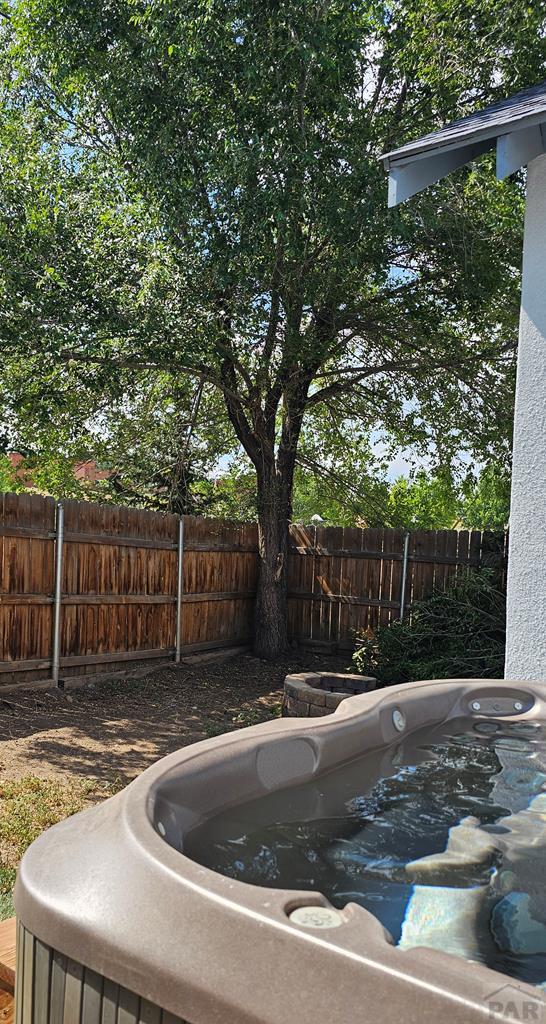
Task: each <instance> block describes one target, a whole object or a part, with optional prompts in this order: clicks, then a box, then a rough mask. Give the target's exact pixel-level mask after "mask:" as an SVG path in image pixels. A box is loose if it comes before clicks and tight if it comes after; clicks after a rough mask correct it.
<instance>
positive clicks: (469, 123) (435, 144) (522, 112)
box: [381, 82, 546, 168]
mask: <svg viewBox="0 0 546 1024" xmlns="http://www.w3.org/2000/svg"><path fill="white" fill-rule="evenodd" d="M542 121H546V82H541V84H540V85H535V86H533V88H532V89H524V90H523V91H522V92H518V93H516V94H515V95H514V96H510V97H509V98H508V99H506V100H500V101H499V102H498V103H493V104H492V105H491V106H489V107H485V109H484V110H477V111H476V112H475V113H474V114H469V115H468V117H461V118H459V119H458V120H457V121H452V122H451V124H448V125H446V127H445V128H441V129H440V130H439V131H437V132H431V133H430V134H429V135H423V136H422V138H420V139H415V140H414V141H413V142H408V143H406V145H405V146H400V148H399V149H393V150H391V151H390V152H389V153H383V155H382V156H381V160H383V161H384V162H385V166H386V167H387V168H388V167H390V166H392V164H393V163H397V162H398V161H402V160H411V158H412V157H417V156H420V155H422V154H423V153H428V152H432V151H434V150H442V149H446V148H447V149H458V148H459V146H463V145H469V144H471V143H473V142H480V141H484V140H486V139H488V138H491V139H494V138H496V137H497V136H498V135H504V134H505V133H506V132H508V131H514V130H516V129H518V128H525V127H527V126H528V125H533V124H540V123H541V122H542Z"/></svg>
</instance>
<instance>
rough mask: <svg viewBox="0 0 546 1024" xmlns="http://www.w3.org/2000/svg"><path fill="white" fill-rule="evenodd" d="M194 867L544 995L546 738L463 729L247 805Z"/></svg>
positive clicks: (517, 724)
mask: <svg viewBox="0 0 546 1024" xmlns="http://www.w3.org/2000/svg"><path fill="white" fill-rule="evenodd" d="M184 853H185V854H186V855H187V856H189V857H191V858H192V859H194V860H196V861H198V862H199V863H201V864H204V865H206V866H207V867H209V868H212V869H213V870H215V871H218V872H220V873H222V874H224V875H227V876H229V877H231V878H235V879H239V880H241V881H243V882H249V883H252V884H254V885H262V886H268V887H273V888H283V889H306V890H312V891H315V892H317V891H318V892H321V893H323V894H324V895H325V896H326V897H327V898H328V900H330V902H331V903H332V904H333V905H334V906H335V907H338V908H342V907H344V906H345V905H346V904H347V903H350V902H354V903H358V904H360V905H361V906H362V907H365V908H366V909H367V910H368V911H370V912H371V913H372V914H374V915H375V916H376V917H377V918H378V919H379V920H380V921H381V922H382V924H383V925H384V927H385V928H386V929H387V930H388V932H389V933H390V935H391V936H392V938H393V940H394V942H396V943H398V944H399V945H400V946H401V947H402V948H409V947H411V946H432V947H434V948H438V949H442V950H444V951H446V952H450V953H454V954H456V955H459V956H463V957H466V958H467V959H470V960H478V961H481V962H483V963H485V964H487V965H489V966H490V967H493V968H495V969H496V970H499V971H502V972H504V973H506V974H509V975H511V976H513V977H515V978H520V979H521V980H524V981H527V982H530V983H534V984H543V983H546V729H545V727H544V726H543V725H540V724H538V723H535V722H527V721H523V720H522V721H514V722H509V721H504V722H503V721H501V720H498V721H491V720H479V721H470V720H466V719H458V720H456V721H451V722H450V723H448V725H447V726H443V727H438V728H437V729H436V730H434V731H432V732H431V731H430V730H426V731H423V732H421V733H414V734H413V735H412V736H411V737H408V738H407V739H406V740H404V741H403V742H400V743H398V744H395V745H393V746H392V747H391V748H389V749H388V750H386V751H385V750H384V751H382V752H381V753H380V754H377V753H375V754H370V755H368V756H363V757H362V758H359V759H358V760H354V761H351V762H349V763H347V764H345V765H342V766H341V767H338V768H336V769H335V770H333V771H330V772H329V773H327V774H325V775H322V776H321V777H319V778H317V779H316V780H314V781H312V782H308V783H306V784H303V785H297V786H293V787H288V788H286V789H284V790H282V791H278V792H276V793H272V794H269V795H267V796H265V797H261V798H260V799H258V800H254V801H251V802H248V803H246V804H237V805H234V806H233V807H231V808H230V809H228V810H226V811H224V812H222V813H221V814H218V815H216V816H215V817H213V818H211V819H209V820H208V821H206V822H204V823H203V824H202V825H200V826H199V827H198V828H196V829H194V830H193V831H192V832H191V833H190V834H189V835H188V836H187V839H186V843H185V846H184Z"/></svg>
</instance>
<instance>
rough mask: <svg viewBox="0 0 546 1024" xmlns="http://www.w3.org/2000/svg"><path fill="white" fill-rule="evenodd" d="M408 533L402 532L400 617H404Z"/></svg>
mask: <svg viewBox="0 0 546 1024" xmlns="http://www.w3.org/2000/svg"><path fill="white" fill-rule="evenodd" d="M409 542H410V534H409V532H406V533H405V534H404V553H403V555H402V579H401V581H400V618H401V619H403V618H404V612H405V610H406V584H407V579H408V558H409Z"/></svg>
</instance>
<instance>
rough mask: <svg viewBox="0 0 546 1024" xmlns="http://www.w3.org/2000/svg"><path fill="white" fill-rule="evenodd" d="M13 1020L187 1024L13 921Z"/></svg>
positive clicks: (44, 1023) (41, 1023) (23, 1023)
mask: <svg viewBox="0 0 546 1024" xmlns="http://www.w3.org/2000/svg"><path fill="white" fill-rule="evenodd" d="M15 978H16V981H15V985H16V987H15V1013H16V1018H15V1019H16V1024H190V1022H189V1021H186V1020H182V1018H181V1017H175V1016H174V1014H172V1013H169V1012H168V1011H167V1010H163V1009H162V1008H161V1007H160V1006H157V1005H156V1004H154V1003H150V1002H148V1000H147V999H142V998H141V997H140V996H138V995H137V994H136V992H130V991H129V989H126V988H123V986H122V985H117V984H116V983H115V982H113V981H110V980H109V979H108V978H104V977H103V976H102V975H100V974H97V973H96V972H95V971H92V970H90V969H89V968H88V967H84V966H83V964H80V963H78V962H77V961H76V960H73V959H71V958H70V957H68V956H65V955H64V954H63V953H58V952H57V951H56V950H54V949H51V947H50V946H46V945H44V943H43V942H40V941H39V939H37V938H35V936H34V935H32V933H31V932H29V931H27V929H26V928H24V927H23V925H22V924H21V922H18V924H17V970H16V975H15Z"/></svg>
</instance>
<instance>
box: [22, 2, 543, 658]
mask: <svg viewBox="0 0 546 1024" xmlns="http://www.w3.org/2000/svg"><path fill="white" fill-rule="evenodd" d="M542 17H543V12H541V10H540V9H539V7H538V5H537V6H533V5H528V4H527V3H524V2H523V0H516V2H515V3H513V4H511V6H510V10H509V11H507V9H506V4H505V3H501V2H500V0H487V2H483V0H482V2H480V3H477V4H474V5H472V8H469V7H468V6H467V5H466V4H462V3H461V4H460V5H459V6H458V5H455V7H454V5H453V4H451V3H450V4H447V0H434V2H426V3H425V2H420V3H419V4H417V3H415V4H412V3H410V4H407V3H404V4H401V3H397V2H394V3H391V4H384V3H380V2H368V3H357V4H354V3H352V2H348V0H329V2H326V3H324V2H322V0H321V2H318V0H317V2H311V3H308V4H305V5H301V4H292V3H280V4H277V3H276V4H270V3H263V2H261V0H260V2H257V0H235V2H233V0H230V2H229V3H228V2H227V0H212V2H211V0H206V2H205V0H191V2H184V3H182V4H181V3H179V2H174V0H160V2H155V3H146V2H145V0H112V2H110V3H109V4H107V5H106V4H104V3H103V2H102V0H89V2H88V3H86V4H85V5H82V4H81V3H80V2H78V3H76V2H75V0H10V2H9V3H7V2H6V3H5V5H4V21H3V25H4V41H5V48H6V50H7V52H8V63H7V67H6V74H5V78H4V94H5V99H6V105H5V110H6V111H7V113H6V115H5V118H6V123H5V131H4V135H5V136H6V135H8V136H9V143H10V148H9V153H10V156H8V157H7V158H6V159H7V161H8V162H9V160H13V161H15V162H17V160H19V166H21V165H23V166H25V168H27V169H28V170H27V171H26V173H28V175H29V177H30V178H32V187H31V188H30V189H27V190H25V189H23V190H22V191H21V189H20V188H19V189H18V186H17V182H16V181H14V179H15V178H16V177H17V175H16V174H15V175H14V174H12V175H11V177H10V175H9V174H8V181H7V184H6V190H7V195H8V199H7V200H5V201H4V211H3V216H4V222H3V233H4V240H5V241H6V242H7V246H6V250H5V252H4V254H3V258H2V274H3V282H2V288H3V302H4V318H3V320H4V323H3V344H4V346H5V347H7V348H8V349H10V350H11V351H12V352H14V353H18V354H20V353H23V355H27V354H28V353H35V352H36V350H37V348H38V347H41V349H42V353H43V355H44V358H47V359H51V360H53V361H55V360H57V361H60V360H62V359H63V358H70V359H71V360H72V361H73V362H78V361H80V362H81V363H82V364H83V365H85V366H87V367H88V368H89V372H93V374H95V375H96V379H97V381H100V379H101V375H103V376H104V377H108V378H109V379H110V380H111V379H112V377H114V378H116V377H119V375H120V374H121V373H122V371H124V370H127V369H129V370H131V369H136V370H137V371H138V372H140V370H141V369H143V368H147V369H152V370H156V371H157V372H160V371H167V372H168V373H169V374H172V375H173V376H174V377H175V378H176V379H179V378H181V377H183V376H189V377H191V379H192V380H194V381H202V382H206V383H207V384H210V385H211V386H212V387H214V388H215V389H216V390H217V391H218V392H219V393H220V395H221V396H222V399H223V402H224V405H225V410H226V413H227V416H228V418H229V421H230V423H231V426H232V428H233V431H234V433H235V435H236V437H237V439H238V441H239V442H240V444H241V446H242V447H243V449H244V451H245V452H246V454H247V456H248V458H249V459H250V461H251V463H252V465H253V467H254V470H255V473H256V480H257V509H258V522H259V546H260V579H259V588H258V597H257V610H256V650H257V652H258V653H260V654H263V655H266V656H269V657H271V656H274V655H275V654H277V653H278V652H279V650H281V649H282V648H283V647H284V645H285V643H286V614H285V613H286V565H287V525H288V521H289V519H290V516H291V503H292V490H293V482H294V473H295V467H296V460H297V454H298V446H299V442H300V436H301V432H302V427H303V424H304V419H305V417H306V416H308V415H309V414H310V413H312V412H313V411H314V410H316V409H318V408H319V407H322V408H324V409H326V410H327V411H328V415H329V416H331V418H332V421H333V423H338V424H339V423H341V422H345V421H346V420H347V417H349V418H352V419H353V420H359V421H361V422H363V423H365V424H366V425H367V426H368V427H369V430H370V431H372V430H373V429H374V428H376V427H377V425H378V424H383V425H386V426H387V427H388V429H389V430H390V431H391V432H392V433H393V435H396V432H397V431H399V432H400V435H402V434H403V436H404V441H405V443H406V444H408V443H409V441H411V440H413V441H414V442H415V443H416V444H417V443H418V442H419V443H422V444H424V445H427V446H430V444H435V445H436V446H437V447H438V450H439V452H440V454H441V457H442V459H443V460H444V461H445V460H446V459H449V457H450V454H451V453H453V452H455V451H456V450H457V449H458V448H459V447H460V446H461V443H462V442H463V439H464V440H465V441H466V442H467V443H472V442H473V443H474V444H475V446H476V447H479V446H482V447H484V446H485V447H486V448H487V449H488V451H489V454H490V456H493V455H494V454H495V450H494V449H495V448H500V449H501V454H503V455H504V456H505V455H506V452H507V448H508V438H509V433H508V430H507V420H508V419H509V417H510V396H511V367H512V364H513V361H512V355H513V349H514V346H515V338H516V332H515V323H516V315H517V306H518V301H517V292H518V268H519V262H520V234H521V192H520V186H519V183H518V181H517V180H516V181H515V182H510V183H507V184H505V185H502V186H501V185H496V184H494V183H493V180H492V177H488V176H487V175H486V174H485V175H484V174H483V169H481V171H480V175H479V176H478V175H475V174H474V173H473V170H472V169H466V170H463V171H461V172H460V173H459V174H458V175H456V176H453V177H452V178H450V179H449V181H447V182H445V183H444V184H442V185H441V186H438V187H436V188H435V189H432V190H429V191H428V192H426V193H424V194H423V195H422V196H420V197H418V198H417V199H416V200H415V201H413V202H412V203H411V204H410V205H409V206H408V207H404V208H403V209H401V210H398V211H396V212H394V213H388V212H387V210H386V202H385V182H384V178H383V172H382V170H381V168H380V166H379V164H378V162H377V157H378V155H379V153H380V152H381V151H382V150H384V149H386V148H388V147H389V146H390V145H391V144H392V143H394V142H396V143H399V142H402V141H403V140H404V139H405V138H406V137H407V136H408V135H415V134H417V133H419V132H420V131H426V130H430V129H431V128H434V127H436V126H438V125H439V124H442V123H444V122H445V121H446V120H448V119H449V118H450V117H451V116H454V115H455V114H461V113H464V112H465V110H466V109H468V108H470V107H475V106H476V105H478V104H479V103H484V102H487V101H489V100H490V99H493V98H496V97H497V96H498V95H502V94H504V93H506V92H512V91H514V90H515V89H517V88H518V87H519V86H525V85H529V84H532V83H533V82H535V81H536V80H538V79H539V78H540V77H541V76H542V74H543V71H542V65H541V61H542V59H543V53H542V38H543V32H542V27H543V26H542ZM505 83H506V84H505ZM14 126H15V127H14ZM44 139H47V144H46V145H45V148H44ZM13 154H15V155H13ZM8 170H9V168H8ZM40 182H41V183H42V186H41V190H40ZM19 184H20V181H19ZM2 187H4V186H2ZM36 188H38V194H37V196H36V194H35V190H36ZM22 246H24V251H25V257H24V259H22V258H21V252H22ZM492 253H495V258H494V259H492Z"/></svg>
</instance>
